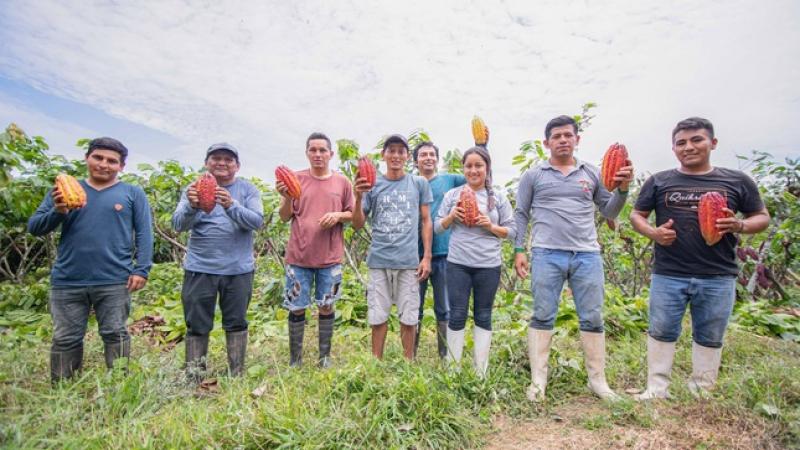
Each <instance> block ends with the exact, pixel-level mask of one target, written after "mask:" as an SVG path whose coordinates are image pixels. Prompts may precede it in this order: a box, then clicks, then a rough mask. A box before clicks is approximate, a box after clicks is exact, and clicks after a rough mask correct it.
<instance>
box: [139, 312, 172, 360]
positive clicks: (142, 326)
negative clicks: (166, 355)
mask: <svg viewBox="0 0 800 450" xmlns="http://www.w3.org/2000/svg"><path fill="white" fill-rule="evenodd" d="M166 324H167V323H166V321H165V320H164V318H163V317H161V316H144V317H142V318H141V319H139V320H137V321H135V322H133V323H132V324H130V325H128V333H130V334H131V335H133V336H142V337H144V338H145V339H146V340H147V343H148V344H150V345H152V346H158V347H160V348H161V351H164V352H168V351H170V350H172V349H173V348H174V347H175V346H176V345H178V342H179V341H180V340H179V339H176V340H172V341H167V340H166V338H167V335H168V334H169V333H167V332H166V331H162V327H164V326H166Z"/></svg>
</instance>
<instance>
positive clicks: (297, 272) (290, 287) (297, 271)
mask: <svg viewBox="0 0 800 450" xmlns="http://www.w3.org/2000/svg"><path fill="white" fill-rule="evenodd" d="M341 284H342V265H341V264H335V265H333V266H330V267H324V268H320V269H310V268H306V267H300V266H293V265H291V264H287V265H286V288H285V290H284V295H283V307H284V308H286V309H288V310H289V311H292V312H294V311H302V310H304V309H306V308H308V307H309V306H311V286H312V285H313V286H314V300H315V301H316V303H317V305H318V306H320V307H323V306H331V305H333V303H334V302H335V301H336V300H338V299H339V298H340V297H341V296H342V290H341V289H340V287H341Z"/></svg>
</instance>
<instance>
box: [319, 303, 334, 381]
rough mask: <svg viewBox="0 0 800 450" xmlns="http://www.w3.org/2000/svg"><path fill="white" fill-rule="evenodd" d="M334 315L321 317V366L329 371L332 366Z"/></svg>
mask: <svg viewBox="0 0 800 450" xmlns="http://www.w3.org/2000/svg"><path fill="white" fill-rule="evenodd" d="M334 319H335V315H334V314H333V313H331V314H329V315H327V316H319V366H320V367H321V368H323V369H327V368H328V367H330V366H331V339H332V338H333V321H334Z"/></svg>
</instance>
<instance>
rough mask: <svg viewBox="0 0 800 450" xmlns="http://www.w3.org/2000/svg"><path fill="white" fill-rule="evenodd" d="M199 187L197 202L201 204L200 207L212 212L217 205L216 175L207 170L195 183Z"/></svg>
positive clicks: (208, 212)
mask: <svg viewBox="0 0 800 450" xmlns="http://www.w3.org/2000/svg"><path fill="white" fill-rule="evenodd" d="M195 189H197V202H198V203H199V204H200V209H201V210H203V211H205V213H206V214H210V213H211V211H213V210H214V207H215V206H217V201H216V197H217V179H216V178H214V175H211V174H210V173H208V172H206V173H204V174H203V176H201V177H200V178H199V179H198V180H197V183H196V184H195Z"/></svg>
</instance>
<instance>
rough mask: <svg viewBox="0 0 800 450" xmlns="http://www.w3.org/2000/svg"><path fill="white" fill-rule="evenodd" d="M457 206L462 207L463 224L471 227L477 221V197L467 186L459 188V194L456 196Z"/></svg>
mask: <svg viewBox="0 0 800 450" xmlns="http://www.w3.org/2000/svg"><path fill="white" fill-rule="evenodd" d="M458 206H460V207H462V208H464V225H466V226H468V227H471V226H473V225H475V224H476V223H478V215H480V211H478V197H477V196H475V191H473V190H472V189H471V188H470V187H469V186H464V187H463V188H462V189H461V194H460V195H459V196H458Z"/></svg>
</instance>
